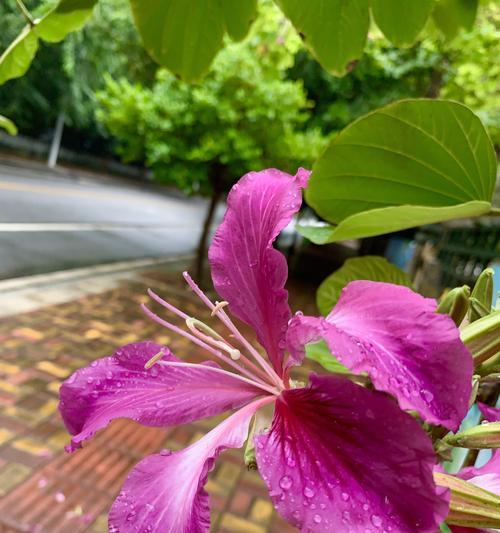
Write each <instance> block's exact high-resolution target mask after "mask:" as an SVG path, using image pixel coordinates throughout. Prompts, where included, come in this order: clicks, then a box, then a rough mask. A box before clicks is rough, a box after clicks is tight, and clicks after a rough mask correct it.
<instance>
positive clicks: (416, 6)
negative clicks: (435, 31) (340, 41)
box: [371, 0, 435, 46]
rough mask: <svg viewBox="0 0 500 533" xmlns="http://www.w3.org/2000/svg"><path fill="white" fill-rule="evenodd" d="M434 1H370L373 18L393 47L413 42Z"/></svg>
mask: <svg viewBox="0 0 500 533" xmlns="http://www.w3.org/2000/svg"><path fill="white" fill-rule="evenodd" d="M434 4H435V0H405V1H404V2H401V0H372V2H371V8H372V14H373V18H374V19H375V22H376V23H377V26H378V27H379V28H380V29H381V30H382V32H383V33H384V35H385V36H386V37H387V38H388V39H389V40H390V41H391V42H392V43H394V44H395V45H397V46H405V45H410V44H412V43H413V42H415V39H416V38H417V35H418V34H419V33H420V31H421V30H422V28H423V27H424V25H425V23H426V22H427V19H428V17H429V15H430V13H431V11H432V9H433V7H434Z"/></svg>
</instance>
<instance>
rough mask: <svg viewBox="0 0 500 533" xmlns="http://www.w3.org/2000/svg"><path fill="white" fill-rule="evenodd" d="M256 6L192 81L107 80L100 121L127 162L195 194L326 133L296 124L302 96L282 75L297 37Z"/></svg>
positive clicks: (162, 76) (309, 152)
mask: <svg viewBox="0 0 500 533" xmlns="http://www.w3.org/2000/svg"><path fill="white" fill-rule="evenodd" d="M262 10H263V13H262V16H261V17H260V18H259V22H258V24H256V25H255V27H254V28H253V30H252V32H251V35H250V36H249V38H248V39H247V40H245V41H244V42H242V43H229V44H228V45H227V46H226V47H225V48H224V50H223V51H222V52H221V53H220V54H219V55H218V56H217V58H216V60H215V62H214V65H213V68H212V70H211V72H210V73H209V74H208V76H207V77H206V78H204V80H203V81H202V83H200V84H199V85H196V86H193V85H188V84H186V83H184V82H182V81H181V80H179V79H177V78H176V77H174V76H173V75H172V74H170V73H169V72H167V71H163V70H162V71H159V72H158V75H157V78H156V82H155V83H154V85H153V86H152V87H151V88H145V87H143V86H141V85H139V84H131V83H130V82H128V81H126V80H124V79H121V80H119V81H114V80H112V79H110V78H108V79H107V83H106V89H105V91H102V92H101V93H100V94H99V95H98V96H99V101H100V105H101V108H100V110H99V113H98V119H99V121H100V122H101V123H102V124H103V125H104V126H105V127H106V128H107V129H108V131H110V133H111V134H112V135H113V136H114V137H115V138H116V139H117V150H118V151H119V153H120V155H121V156H122V157H123V159H124V160H125V161H144V162H145V163H146V164H147V165H148V166H149V167H150V168H152V169H153V171H154V174H155V176H156V177H157V178H158V179H160V180H161V181H164V182H170V183H175V184H176V185H178V186H179V187H181V188H182V189H184V190H186V191H189V192H191V191H199V192H202V193H208V192H210V191H211V190H213V189H222V188H224V189H225V188H227V187H228V186H229V185H230V184H231V183H232V182H233V180H235V179H236V178H238V177H239V176H241V175H242V174H243V173H245V172H247V171H249V170H251V169H259V168H263V167H265V166H277V167H280V168H283V169H288V170H290V171H295V170H296V167H297V166H298V165H301V164H311V161H312V160H313V159H314V157H315V156H317V154H318V152H319V150H320V149H321V148H322V147H323V146H324V139H323V137H322V136H321V134H320V133H319V132H318V131H316V130H301V126H302V125H303V123H304V121H305V120H306V119H307V118H308V107H309V103H308V102H307V100H306V97H305V94H304V91H303V88H302V85H301V83H300V82H294V81H290V80H286V79H284V69H285V68H287V67H288V66H289V65H290V64H291V62H292V61H293V55H292V53H293V51H295V50H296V48H297V46H298V45H299V43H298V41H297V39H296V37H295V36H294V35H293V34H292V33H289V32H287V30H286V28H285V29H283V27H282V24H281V22H282V21H281V16H280V14H279V12H277V11H276V10H275V9H274V8H270V7H269V8H268V7H266V6H264V7H263V8H262Z"/></svg>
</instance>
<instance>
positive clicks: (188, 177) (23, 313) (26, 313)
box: [0, 0, 500, 533]
mask: <svg viewBox="0 0 500 533" xmlns="http://www.w3.org/2000/svg"><path fill="white" fill-rule="evenodd" d="M26 6H27V7H28V8H29V9H30V10H31V11H32V13H33V14H34V15H36V14H37V12H38V11H40V10H43V4H42V5H41V4H40V2H38V1H36V2H35V1H31V0H29V1H26ZM259 10H260V15H259V17H258V19H257V20H256V22H255V23H254V25H253V26H252V29H251V31H250V34H249V35H248V36H247V38H246V39H244V40H243V41H242V42H238V43H234V42H228V44H227V45H226V46H225V47H224V48H223V50H222V51H221V52H220V53H219V54H218V55H217V57H216V59H215V61H214V63H213V65H212V67H211V69H210V71H209V73H208V75H207V76H206V77H205V78H204V79H203V80H202V81H201V82H200V83H197V84H194V85H189V84H186V83H185V82H183V81H181V80H179V79H178V78H177V77H176V76H174V75H173V74H171V73H170V72H168V71H166V70H165V69H162V68H160V67H158V65H157V64H156V63H154V62H153V60H152V59H150V57H149V56H148V55H147V53H146V52H145V51H144V48H143V46H142V45H141V42H140V38H139V36H138V34H137V32H136V29H135V26H134V23H133V20H132V16H131V13H130V7H129V3H128V2H127V1H125V0H107V1H106V2H101V3H99V4H98V5H97V6H96V7H95V9H94V13H93V16H92V17H91V18H90V20H89V21H88V22H87V24H86V25H85V27H84V28H83V29H82V30H81V31H77V32H74V33H71V34H70V35H68V37H67V38H66V39H65V40H64V41H63V42H61V43H57V44H48V43H46V42H41V44H40V50H39V52H38V54H37V57H36V59H35V61H34V62H33V65H32V66H31V68H30V70H29V71H28V72H27V73H26V75H24V76H23V77H21V78H19V79H15V80H11V81H9V82H8V83H6V84H4V85H2V86H1V87H0V111H1V113H2V114H4V115H6V116H8V117H9V118H11V119H12V120H13V121H14V122H15V124H16V125H17V127H18V129H19V135H17V136H15V137H13V136H9V135H8V134H7V133H4V132H3V131H1V130H0V356H1V357H0V496H1V499H0V531H1V532H5V533H7V532H24V531H30V532H39V533H44V532H50V533H52V532H62V533H67V532H75V531H94V532H104V531H106V530H107V526H106V513H107V510H108V508H109V505H110V503H111V501H112V499H113V497H114V496H115V495H116V492H117V490H118V489H119V487H120V485H121V483H122V482H123V479H124V476H125V475H126V472H127V470H128V469H129V468H130V467H131V466H132V465H133V464H135V463H136V462H137V461H138V460H139V459H140V458H141V457H142V456H143V455H145V454H146V453H151V452H152V451H154V450H156V449H158V448H159V447H161V446H164V447H168V448H171V449H178V448H179V447H183V446H184V445H186V444H187V443H189V442H191V441H192V440H193V439H197V438H198V437H199V436H200V431H204V430H205V429H206V428H207V427H210V425H211V424H212V423H213V421H212V420H210V421H208V422H207V421H204V422H200V423H198V424H193V425H191V426H188V427H183V428H175V429H169V430H160V429H147V430H144V429H141V430H140V431H138V430H137V428H136V426H135V425H134V424H133V423H128V422H127V423H122V422H121V421H120V422H118V423H116V424H112V426H111V427H110V428H109V430H106V431H105V432H104V433H102V435H101V436H100V437H99V438H98V439H96V441H95V442H93V443H92V444H90V445H89V446H88V447H86V448H85V450H84V451H83V452H80V453H78V454H74V455H72V456H67V455H65V454H64V453H63V452H62V446H63V445H64V444H65V443H66V442H67V434H66V432H65V430H64V429H63V428H62V425H61V422H60V420H59V417H58V414H57V411H56V408H57V392H58V387H59V384H60V382H61V380H63V379H64V378H66V377H67V376H68V375H69V374H70V373H71V372H72V371H74V370H75V369H77V368H79V367H81V366H82V365H85V364H88V362H89V361H91V360H93V359H95V358H96V357H101V356H104V355H108V354H110V353H111V352H112V351H113V349H114V347H117V346H120V345H122V344H124V343H126V342H133V341H136V340H141V339H146V338H155V339H156V340H157V341H158V342H165V343H169V344H170V345H171V346H172V348H173V351H174V352H177V351H182V350H190V352H189V354H190V356H191V354H193V356H194V357H201V355H200V354H197V353H195V350H193V348H192V347H187V346H185V344H184V343H183V341H182V340H179V339H172V338H170V335H167V334H166V332H165V330H164V331H161V330H160V329H159V328H158V327H157V326H156V325H154V324H150V323H148V322H146V320H145V319H144V318H143V316H142V315H141V313H140V310H139V309H138V306H139V304H140V303H141V302H143V301H145V300H144V296H143V295H144V294H145V291H146V289H147V287H152V288H153V289H155V290H156V291H157V292H159V293H160V294H162V295H164V296H166V297H167V299H169V300H170V301H172V302H173V303H175V304H176V305H178V306H179V307H181V308H184V309H186V308H187V309H189V312H190V313H192V314H195V312H196V313H197V315H196V316H200V315H201V316H200V318H201V317H202V316H203V313H204V311H203V310H200V309H198V308H197V306H198V304H197V303H196V302H195V301H193V300H192V299H191V295H190V293H188V292H186V290H185V288H184V287H183V285H182V284H181V283H180V281H179V279H180V276H179V272H181V270H182V269H184V268H186V267H189V268H190V269H191V270H192V271H193V272H194V274H195V275H196V277H197V278H198V279H199V280H201V281H202V283H204V284H205V286H207V287H209V284H210V281H209V275H208V272H207V268H206V265H205V264H204V263H205V261H204V257H205V256H206V249H207V246H208V243H209V241H210V237H211V235H212V233H213V231H214V229H215V227H216V225H217V223H218V222H219V221H220V219H221V217H222V215H223V212H224V199H225V195H226V193H227V191H228V190H229V188H230V186H231V185H232V184H233V183H234V182H235V181H236V180H237V179H238V178H239V177H240V176H241V175H243V174H244V173H245V172H247V171H249V170H256V169H262V168H266V167H269V166H273V167H277V168H280V169H283V170H286V171H289V172H292V173H295V170H296V169H297V167H298V166H305V167H308V168H310V167H311V165H312V163H313V161H314V160H315V159H316V158H317V156H318V155H319V153H320V152H321V151H322V150H323V149H324V148H325V146H326V145H327V143H328V141H329V140H330V139H331V138H332V137H334V136H335V135H336V134H337V133H338V132H339V131H340V130H342V129H343V128H344V127H345V126H347V125H348V124H350V123H351V122H352V121H354V120H355V119H356V118H358V117H360V116H362V115H364V114H366V113H368V112H369V111H371V110H374V109H376V108H379V107H381V106H383V105H385V104H387V103H390V102H392V101H395V100H399V99H403V98H413V97H430V98H440V97H442V98H447V99H452V100H456V101H458V102H462V103H464V104H466V105H467V106H469V107H470V108H471V109H472V110H473V111H474V112H475V113H476V114H477V115H478V116H479V117H480V118H481V120H482V121H483V123H484V124H485V126H486V127H487V129H488V132H489V134H490V136H491V139H492V141H493V143H494V146H495V149H496V150H497V152H498V150H499V149H500V91H499V80H500V64H499V62H498V58H499V57H500V39H499V37H500V6H499V5H498V3H497V2H494V1H483V2H482V3H481V7H480V9H479V12H478V17H477V20H476V23H475V24H474V26H473V28H472V29H471V30H470V31H468V32H463V33H460V34H459V35H458V36H457V37H456V38H455V39H453V40H451V41H445V40H444V39H442V38H441V37H440V36H439V35H437V34H436V33H433V29H432V28H429V30H428V31H427V32H425V33H424V37H422V38H421V39H420V40H418V41H417V43H416V44H414V45H413V46H411V47H409V48H397V47H395V46H393V45H391V44H390V43H389V42H388V41H387V40H386V39H385V38H384V37H383V35H382V34H381V33H380V32H379V31H378V30H377V29H376V28H374V29H373V30H371V32H370V34H369V40H368V43H367V47H366V49H365V53H364V55H363V57H362V58H361V59H360V60H359V61H356V62H353V63H352V64H351V65H350V68H349V72H348V74H346V75H345V76H344V77H340V78H339V77H334V76H332V75H330V74H328V73H327V72H326V71H325V70H324V69H322V68H321V66H320V65H319V64H318V63H317V62H316V61H315V60H314V59H313V57H312V56H311V55H310V54H309V53H308V52H306V50H305V48H304V46H303V43H302V40H301V38H300V36H299V35H298V34H297V33H296V32H295V30H294V29H293V27H292V26H291V25H290V23H289V22H288V21H287V20H286V19H285V18H284V17H283V15H282V14H281V12H280V11H279V10H278V9H277V8H276V7H275V6H274V4H272V3H271V2H268V1H261V2H260V4H259ZM23 25H24V21H23V19H22V17H20V16H19V12H18V8H17V6H16V2H15V0H3V1H2V3H1V5H0V50H2V51H3V50H4V49H6V48H7V47H8V45H9V44H10V42H11V41H12V40H13V39H14V38H15V37H16V35H17V34H18V33H19V31H20V30H21V28H22V27H23ZM493 203H494V204H496V205H498V204H499V203H500V190H499V189H498V185H497V191H496V195H495V199H494V201H493ZM299 219H302V220H311V219H313V220H314V219H315V215H314V213H313V212H312V211H310V210H309V209H308V208H307V207H304V208H303V210H302V211H301V213H300V214H299ZM495 220H496V221H495ZM295 222H296V221H295ZM295 222H294V223H292V224H291V225H290V226H289V227H288V228H287V229H286V230H285V231H284V232H283V234H282V235H281V237H280V239H279V242H278V246H279V247H280V248H281V249H282V250H283V252H284V253H285V254H286V256H287V259H288V262H289V267H290V270H291V273H292V280H291V286H292V287H293V288H294V289H295V292H294V295H295V296H294V301H293V302H292V304H293V306H294V308H297V307H301V308H302V309H305V310H307V309H309V310H310V311H311V312H314V310H315V297H314V293H315V288H316V287H317V286H318V284H319V283H320V282H321V281H322V280H323V279H324V278H325V277H326V276H328V275H329V274H330V273H331V272H332V271H333V270H335V269H337V268H339V267H340V266H341V265H342V264H343V263H344V261H345V260H346V259H348V258H351V257H356V256H362V255H373V254H378V255H382V256H385V257H386V258H387V259H388V260H389V261H390V262H392V263H393V264H395V265H397V266H399V267H400V268H402V269H403V270H405V271H406V272H407V273H408V274H409V276H410V277H411V279H412V280H413V282H414V285H415V286H416V287H417V289H418V290H420V292H422V293H423V294H426V295H428V296H433V297H437V296H439V295H440V294H441V293H442V292H443V290H444V289H446V288H449V287H454V286H457V285H461V284H464V283H467V284H469V285H472V284H473V283H474V281H475V280H476V278H477V276H478V275H479V274H480V273H481V271H482V270H483V269H484V268H486V267H487V266H492V267H493V268H494V269H495V283H496V287H495V294H496V293H497V292H498V291H499V290H500V279H499V268H500V267H499V265H500V225H499V223H498V218H496V219H493V218H482V219H474V220H460V221H455V222H450V223H444V224H436V225H432V226H425V227H420V228H415V229H411V230H405V231H402V232H399V233H397V234H389V235H384V236H380V237H373V238H367V239H359V240H354V241H348V242H342V243H338V244H331V245H327V246H321V247H320V246H315V245H314V244H312V243H311V242H309V241H308V240H307V239H304V238H303V237H302V236H300V235H299V233H297V232H296V231H295ZM176 302H177V303H176ZM311 364H312V363H311ZM223 458H224V459H223V460H222V461H220V462H219V463H217V465H218V466H217V468H216V470H215V472H214V475H213V476H212V477H211V479H210V481H209V485H208V490H209V492H210V494H211V497H212V501H213V502H214V511H213V512H214V521H213V524H214V531H231V532H234V531H242V532H249V533H253V532H255V533H263V532H265V531H272V532H273V533H276V532H280V531H288V530H289V529H288V527H287V526H285V525H284V524H283V523H282V522H281V521H280V519H279V518H278V517H277V516H276V515H275V514H274V512H273V509H272V505H271V503H270V501H269V500H268V499H267V497H266V492H265V489H264V488H263V485H262V483H261V481H260V480H259V478H258V476H257V475H256V474H255V473H254V472H247V471H245V470H244V469H242V465H241V462H240V458H239V455H238V454H236V453H233V451H231V452H228V453H227V454H225V455H224V456H223Z"/></svg>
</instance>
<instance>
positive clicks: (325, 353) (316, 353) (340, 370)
mask: <svg viewBox="0 0 500 533" xmlns="http://www.w3.org/2000/svg"><path fill="white" fill-rule="evenodd" d="M306 357H307V358H308V359H312V360H313V361H316V362H317V363H319V364H320V365H321V366H322V367H323V368H325V369H326V370H328V371H329V372H334V373H336V374H348V373H349V369H347V368H346V367H345V366H344V365H343V364H342V363H339V361H337V359H335V357H334V356H333V355H332V353H331V352H330V350H329V348H328V346H327V345H326V342H324V341H319V342H315V343H312V344H307V345H306Z"/></svg>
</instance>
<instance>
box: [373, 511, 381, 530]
mask: <svg viewBox="0 0 500 533" xmlns="http://www.w3.org/2000/svg"><path fill="white" fill-rule="evenodd" d="M372 524H373V525H374V526H375V527H380V526H381V525H382V518H380V516H378V515H376V514H374V515H372Z"/></svg>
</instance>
